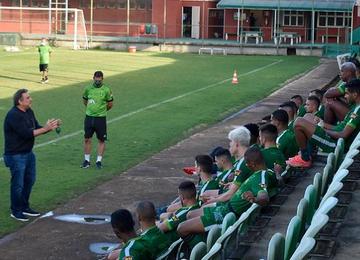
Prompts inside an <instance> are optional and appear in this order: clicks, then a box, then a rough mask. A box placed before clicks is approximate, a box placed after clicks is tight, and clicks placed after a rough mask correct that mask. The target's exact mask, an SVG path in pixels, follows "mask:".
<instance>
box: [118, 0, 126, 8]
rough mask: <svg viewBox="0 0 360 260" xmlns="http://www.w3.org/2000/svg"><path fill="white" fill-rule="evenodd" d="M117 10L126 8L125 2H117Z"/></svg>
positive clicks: (123, 0) (122, 0)
mask: <svg viewBox="0 0 360 260" xmlns="http://www.w3.org/2000/svg"><path fill="white" fill-rule="evenodd" d="M117 8H118V9H125V8H126V0H118V1H117Z"/></svg>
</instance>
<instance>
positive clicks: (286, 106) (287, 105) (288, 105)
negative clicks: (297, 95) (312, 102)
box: [279, 101, 297, 131]
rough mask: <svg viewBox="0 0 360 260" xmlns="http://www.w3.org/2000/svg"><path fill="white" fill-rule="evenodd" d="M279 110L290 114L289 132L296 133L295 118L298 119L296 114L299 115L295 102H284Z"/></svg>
mask: <svg viewBox="0 0 360 260" xmlns="http://www.w3.org/2000/svg"><path fill="white" fill-rule="evenodd" d="M279 108H280V109H283V110H285V111H286V113H287V114H288V117H289V124H288V127H289V130H290V131H294V121H295V117H296V113H297V106H296V104H295V102H294V101H287V102H284V103H282V104H281V105H280V106H279Z"/></svg>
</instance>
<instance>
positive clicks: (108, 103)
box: [106, 90, 114, 110]
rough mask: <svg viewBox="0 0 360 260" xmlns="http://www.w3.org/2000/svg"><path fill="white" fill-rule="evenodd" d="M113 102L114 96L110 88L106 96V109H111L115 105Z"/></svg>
mask: <svg viewBox="0 0 360 260" xmlns="http://www.w3.org/2000/svg"><path fill="white" fill-rule="evenodd" d="M113 102H114V97H113V94H112V92H111V90H109V91H108V93H107V98H106V110H110V109H111V108H112V107H113Z"/></svg>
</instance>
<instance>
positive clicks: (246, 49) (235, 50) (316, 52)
mask: <svg viewBox="0 0 360 260" xmlns="http://www.w3.org/2000/svg"><path fill="white" fill-rule="evenodd" d="M38 43H39V40H38V39H23V40H22V41H21V45H24V46H35V45H37V44H38ZM56 44H57V46H61V47H68V48H72V47H73V45H72V44H73V43H72V41H60V40H57V41H56ZM129 46H136V49H137V51H152V52H161V51H165V52H177V53H186V52H190V53H198V52H199V49H200V48H202V46H199V45H192V44H169V43H166V44H158V45H154V44H146V43H128V44H126V43H122V42H93V43H92V48H100V49H112V50H119V51H127V50H128V47H129ZM207 48H222V49H225V51H226V53H227V54H230V55H231V54H234V55H239V54H245V55H287V51H288V48H286V47H283V48H273V47H256V46H255V47H252V46H243V47H240V46H207ZM217 55H221V54H217ZM296 55H300V56H318V57H321V56H322V55H323V49H322V48H314V49H312V50H311V49H306V48H296Z"/></svg>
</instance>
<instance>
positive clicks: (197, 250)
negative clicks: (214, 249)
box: [189, 242, 206, 260]
mask: <svg viewBox="0 0 360 260" xmlns="http://www.w3.org/2000/svg"><path fill="white" fill-rule="evenodd" d="M205 254H206V244H205V243H204V242H199V243H198V244H197V245H196V246H194V248H193V249H192V250H191V254H190V258H189V259H190V260H200V259H202V258H203V257H204V255H205Z"/></svg>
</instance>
